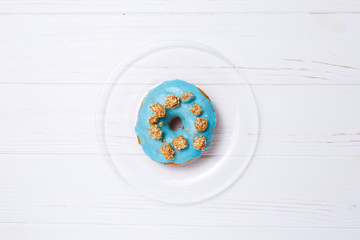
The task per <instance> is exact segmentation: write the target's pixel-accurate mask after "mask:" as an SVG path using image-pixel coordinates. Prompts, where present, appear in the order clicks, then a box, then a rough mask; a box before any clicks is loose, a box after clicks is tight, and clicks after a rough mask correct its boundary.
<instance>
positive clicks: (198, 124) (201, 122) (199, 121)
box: [194, 118, 208, 132]
mask: <svg viewBox="0 0 360 240" xmlns="http://www.w3.org/2000/svg"><path fill="white" fill-rule="evenodd" d="M194 125H195V128H196V130H198V131H199V132H203V131H205V130H206V128H207V126H208V123H207V120H206V119H205V118H196V120H195V123H194Z"/></svg>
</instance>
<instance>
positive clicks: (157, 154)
mask: <svg viewBox="0 0 360 240" xmlns="http://www.w3.org/2000/svg"><path fill="white" fill-rule="evenodd" d="M185 92H191V93H193V94H194V96H195V97H194V99H193V100H192V101H190V102H182V101H181V100H180V106H179V107H176V108H174V109H166V116H165V117H164V118H160V119H159V122H158V123H157V124H158V126H159V127H160V128H161V129H162V130H163V139H164V140H165V141H164V142H162V140H155V139H152V138H151V135H150V133H149V131H150V128H151V126H150V124H149V123H148V119H149V118H150V117H151V116H153V113H152V111H151V110H150V106H151V105H153V104H155V103H159V104H161V105H163V106H164V103H165V98H166V96H168V95H169V94H174V95H176V96H178V97H179V98H181V95H182V94H183V93H185ZM193 103H196V104H199V105H200V107H201V108H202V114H201V115H200V116H197V117H202V118H205V119H207V121H208V127H207V129H206V130H205V131H204V132H198V131H197V130H196V128H195V126H194V122H195V119H196V118H197V117H196V116H194V114H193V113H192V112H191V111H190V109H191V108H192V107H193V106H194V104H193ZM177 116H178V117H180V118H181V121H182V124H183V126H184V128H183V129H180V130H176V131H173V130H171V129H170V126H169V123H170V121H171V119H173V118H174V117H177ZM161 122H163V123H164V125H162V126H161V124H160V123H161ZM215 125H216V113H215V110H214V107H213V105H212V104H211V102H210V101H209V100H208V99H207V98H206V97H205V96H204V95H203V94H202V93H201V92H200V91H199V89H197V87H196V86H195V85H193V84H190V83H188V82H185V81H183V80H179V79H176V80H172V81H165V82H163V83H161V84H160V85H158V86H156V87H155V88H153V89H151V90H150V91H149V92H148V94H147V95H146V96H145V98H144V99H143V101H142V104H141V107H140V109H139V113H138V119H137V123H136V126H135V132H136V134H137V135H138V136H139V138H140V141H141V146H142V148H143V150H144V152H145V153H146V155H148V156H149V157H150V158H151V159H153V160H155V161H157V162H160V163H169V162H173V163H176V164H181V163H185V162H187V161H189V160H191V159H193V158H198V157H200V155H201V153H202V151H199V150H196V149H195V148H194V147H193V141H194V139H195V138H197V137H200V136H204V137H205V139H206V143H207V144H206V148H207V147H209V146H210V143H211V140H212V137H213V135H214V130H215ZM186 129H188V131H186ZM178 136H183V137H185V138H186V140H187V141H188V147H187V148H185V149H182V150H177V149H175V148H174V146H173V144H172V140H173V139H174V138H175V137H178ZM164 144H170V145H171V146H172V147H173V149H174V150H175V154H174V160H167V159H165V158H164V156H163V155H162V154H161V151H160V147H161V146H162V145H164Z"/></svg>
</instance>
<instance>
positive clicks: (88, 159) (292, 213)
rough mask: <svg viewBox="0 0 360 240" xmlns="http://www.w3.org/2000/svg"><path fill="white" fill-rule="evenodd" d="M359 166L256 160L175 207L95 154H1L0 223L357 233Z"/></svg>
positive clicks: (348, 161)
mask: <svg viewBox="0 0 360 240" xmlns="http://www.w3.org/2000/svg"><path fill="white" fill-rule="evenodd" d="M132 160H136V157H135V156H133V158H132ZM358 160H359V158H345V157H339V158H331V157H324V158H323V157H317V158H302V157H256V158H255V159H254V161H253V162H252V164H251V165H250V168H248V170H247V172H246V174H245V175H243V177H242V178H241V179H240V181H238V182H237V183H236V184H235V185H233V186H232V187H231V188H230V189H229V190H227V191H226V192H225V193H223V194H222V195H221V196H219V197H216V198H214V199H212V200H209V201H207V202H205V203H201V204H196V205H190V206H186V207H179V206H171V205H167V204H162V203H158V202H154V201H152V200H149V199H147V198H145V197H142V196H141V195H139V194H138V193H137V192H135V191H133V190H132V189H130V188H129V187H127V185H125V183H123V182H122V181H120V180H119V179H117V178H116V177H115V175H114V174H112V172H111V171H110V169H109V168H108V166H107V165H106V163H105V161H104V160H103V159H102V156H99V155H53V154H47V155H41V154H39V155H28V154H22V155H21V154H16V155H14V154H12V155H0V166H1V167H0V173H1V174H0V180H1V181H0V190H1V195H0V206H1V208H0V222H1V223H48V224H101V225H103V224H104V225H113V224H116V225H123V226H124V225H126V226H133V225H136V226H157V227H174V226H175V227H176V226H182V227H194V226H199V227H200V226H202V227H208V228H212V227H220V226H221V227H224V228H225V227H266V228H272V227H298V228H314V227H315V228H318V227H321V228H324V227H326V228H329V227H339V228H358V227H359V224H360V211H359V196H360V186H359V182H360V181H359V176H360V174H359V169H360V168H359V161H358Z"/></svg>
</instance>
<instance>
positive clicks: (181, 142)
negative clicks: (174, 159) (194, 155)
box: [172, 136, 188, 150]
mask: <svg viewBox="0 0 360 240" xmlns="http://www.w3.org/2000/svg"><path fill="white" fill-rule="evenodd" d="M172 144H173V145H174V147H175V148H176V149H177V150H181V149H184V148H187V146H188V141H187V140H186V139H185V138H184V137H183V136H179V137H176V138H174V139H173V140H172Z"/></svg>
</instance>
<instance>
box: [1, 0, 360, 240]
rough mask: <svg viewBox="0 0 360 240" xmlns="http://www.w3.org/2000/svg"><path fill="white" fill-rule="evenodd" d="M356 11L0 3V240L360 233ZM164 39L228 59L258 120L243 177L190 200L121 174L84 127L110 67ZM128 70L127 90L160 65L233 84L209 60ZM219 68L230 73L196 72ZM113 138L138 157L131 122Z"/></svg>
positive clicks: (333, 6) (209, 86) (211, 87)
mask: <svg viewBox="0 0 360 240" xmlns="http://www.w3.org/2000/svg"><path fill="white" fill-rule="evenodd" d="M359 21H360V2H359V1H358V0H345V1H339V0H326V1H325V0H317V1H310V0H304V1H298V0H290V1H284V0H272V1H263V0H253V1H233V0H225V1H217V0H213V1H211V0H196V1H189V0H183V1H175V0H174V1H161V0H152V1H144V0H139V1H114V0H107V1H97V0H87V1H82V0H81V1H44V0H31V1H23V0H17V1H10V0H3V1H0V32H1V33H2V34H1V35H0V53H1V54H0V109H1V114H0V238H1V239H24V238H26V239H49V237H51V239H65V238H66V239H79V238H86V239H99V238H101V239H102V238H104V239H119V238H121V239H222V238H224V239H239V238H241V237H242V238H245V239H317V240H318V239H350V240H352V239H359V238H360V230H359V229H360V210H359V209H360V165H359V164H360V127H359V122H360V112H359V107H358V106H359V103H360V94H359V91H360V85H359V77H360V57H359V54H358V53H359V52H360V45H359V42H360V30H359V27H358V25H359V24H358V23H359ZM173 39H184V40H192V41H197V42H200V43H203V44H206V45H209V46H211V47H213V48H215V49H217V50H219V51H220V52H221V53H223V54H224V55H226V56H228V57H229V58H230V59H231V60H232V61H233V62H234V64H235V65H236V67H237V68H238V69H240V70H241V71H243V72H244V73H245V75H246V77H247V79H248V81H249V83H250V84H251V85H252V88H253V90H254V94H255V96H256V100H257V103H258V106H259V111H260V114H261V134H260V139H259V146H258V149H257V151H256V156H255V158H254V159H253V161H252V163H251V165H250V167H249V168H248V170H247V171H246V173H245V174H244V176H243V177H242V178H241V180H240V181H238V182H237V183H236V184H235V185H234V186H233V187H231V188H230V189H229V190H228V191H226V192H225V193H223V194H221V195H220V196H218V197H216V198H214V199H212V200H210V201H207V202H205V203H202V204H197V205H193V206H187V207H175V206H170V205H166V204H161V203H158V202H154V201H152V200H149V199H147V198H145V197H143V196H141V195H140V194H138V193H137V192H135V191H133V190H132V189H130V188H129V187H128V186H127V185H126V184H124V183H123V182H121V181H119V180H118V179H117V178H116V176H115V175H113V173H112V172H111V171H110V169H109V168H108V166H107V165H106V163H105V161H104V159H103V157H102V156H101V154H100V151H99V149H98V145H97V142H96V133H95V128H94V124H95V122H94V121H95V117H94V116H95V108H96V102H97V98H98V96H99V93H100V91H101V88H102V84H103V82H104V81H105V79H106V77H107V75H108V74H109V72H110V71H111V70H112V69H113V68H114V67H115V66H116V65H117V64H118V63H119V61H120V60H121V59H123V58H124V57H125V56H127V55H128V54H129V53H131V52H133V51H134V50H136V49H138V48H140V47H143V46H144V45H147V44H149V43H151V42H157V41H161V40H173ZM136 68H137V69H139V74H138V75H136V74H135V75H134V82H136V84H127V85H124V86H123V87H124V89H126V94H128V96H133V95H134V94H136V93H137V92H138V91H140V90H141V91H143V90H146V89H148V88H149V87H151V86H152V85H153V84H154V82H156V80H157V75H156V73H157V72H159V71H161V72H167V73H169V74H176V73H177V72H179V70H181V71H182V72H183V73H184V76H185V77H186V74H188V75H189V76H191V77H194V75H195V76H196V78H197V79H198V84H199V86H200V87H201V88H202V89H204V90H205V92H207V93H208V94H209V95H210V96H211V95H214V94H216V91H219V89H220V90H221V91H224V92H227V93H228V94H230V95H234V94H236V92H235V91H234V86H236V87H238V86H242V83H239V82H237V81H236V80H234V79H235V78H234V77H233V76H232V75H231V72H233V70H232V69H230V68H229V69H228V66H224V65H219V64H198V65H195V66H193V67H192V68H191V69H189V70H188V73H187V69H179V68H180V66H173V65H169V64H166V62H164V63H163V64H160V65H159V64H158V63H154V64H149V65H141V64H139V65H137V66H136ZM144 69H146V70H147V71H150V72H151V73H152V74H151V76H152V78H146V79H144V77H143V75H142V74H141V73H140V72H142V71H143V70H144ZM218 69H222V70H224V71H225V72H227V71H228V72H229V74H228V75H227V76H228V78H226V79H223V78H221V76H219V81H218V82H216V83H214V82H213V81H209V80H208V79H207V78H206V77H204V76H206V75H209V74H216V73H217V72H218V71H217V70H218ZM220 78H221V79H220ZM216 104H217V105H218V106H223V105H224V102H223V101H222V100H219V101H217V103H216ZM119 106H120V107H122V108H123V109H126V112H129V113H130V112H131V113H132V112H133V111H134V109H133V108H131V107H129V106H127V105H126V104H123V103H119ZM127 120H129V119H125V120H124V121H127ZM229 120H231V119H225V120H224V122H226V123H228V121H229ZM219 131H221V132H226V131H229V129H228V128H226V125H223V126H222V127H219ZM248 134H253V133H252V132H250V131H249V133H248ZM114 137H117V138H119V141H118V144H119V145H118V146H117V147H119V148H122V149H123V150H126V151H121V154H123V156H124V157H126V158H127V159H129V160H132V161H136V160H137V159H138V155H137V154H134V149H135V148H138V146H137V143H136V139H135V137H134V134H133V129H128V130H127V131H125V132H124V134H121V135H119V136H114ZM220 140H221V136H220V137H219V138H217V139H216V138H215V139H214V144H215V145H216V143H217V141H218V142H219V141H220ZM209 150H210V151H208V152H207V153H206V155H208V156H209V155H211V156H218V155H221V154H222V151H223V149H217V151H216V152H215V151H212V150H211V149H209ZM206 157H207V156H205V157H204V159H203V160H206Z"/></svg>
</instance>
